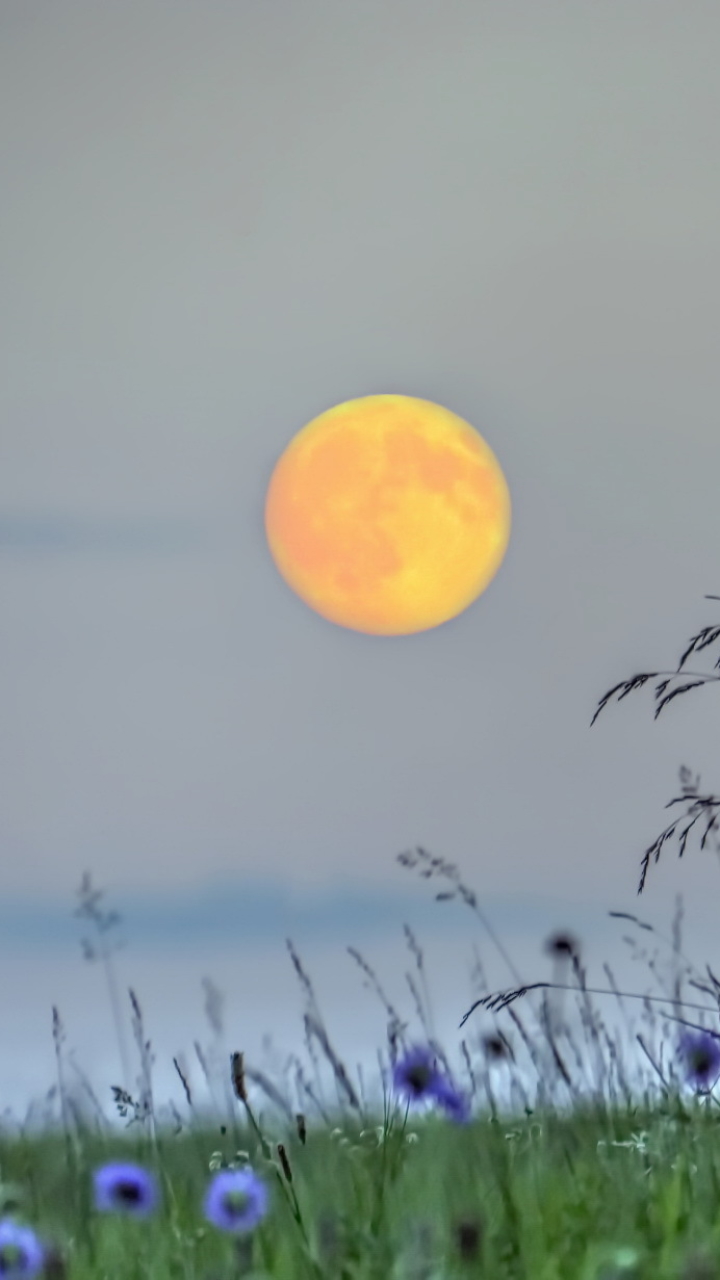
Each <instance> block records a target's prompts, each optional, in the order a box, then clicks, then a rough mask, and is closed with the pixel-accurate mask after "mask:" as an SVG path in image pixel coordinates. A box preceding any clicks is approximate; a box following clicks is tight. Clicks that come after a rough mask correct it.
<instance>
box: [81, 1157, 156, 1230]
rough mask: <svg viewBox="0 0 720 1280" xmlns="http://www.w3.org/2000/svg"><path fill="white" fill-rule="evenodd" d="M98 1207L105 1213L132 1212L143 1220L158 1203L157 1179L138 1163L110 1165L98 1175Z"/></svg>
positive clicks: (96, 1178)
mask: <svg viewBox="0 0 720 1280" xmlns="http://www.w3.org/2000/svg"><path fill="white" fill-rule="evenodd" d="M93 1181H94V1186H95V1207H96V1208H97V1209H99V1210H100V1212H101V1213H128V1214H130V1215H131V1216H132V1217H136V1218H143V1217H146V1216H147V1215H148V1214H149V1213H152V1212H153V1210H154V1209H155V1206H156V1204H157V1201H158V1191H157V1185H156V1182H155V1179H154V1178H153V1176H152V1174H149V1173H148V1172H147V1171H146V1170H145V1169H141V1168H139V1167H138V1165H134V1164H106V1165H103V1166H102V1168H100V1169H97V1170H96V1171H95V1175H94V1179H93Z"/></svg>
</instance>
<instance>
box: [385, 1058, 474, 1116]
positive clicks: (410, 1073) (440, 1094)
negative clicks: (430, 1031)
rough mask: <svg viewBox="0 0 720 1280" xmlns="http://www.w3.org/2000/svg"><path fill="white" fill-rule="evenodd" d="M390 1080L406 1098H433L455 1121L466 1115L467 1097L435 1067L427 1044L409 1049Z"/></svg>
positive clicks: (421, 1099)
mask: <svg viewBox="0 0 720 1280" xmlns="http://www.w3.org/2000/svg"><path fill="white" fill-rule="evenodd" d="M393 1083H394V1085H395V1088H396V1089H397V1090H398V1092H399V1093H401V1094H403V1095H404V1096H405V1098H406V1099H407V1100H408V1101H409V1102H413V1103H414V1102H436V1103H438V1105H439V1106H441V1107H442V1108H443V1110H444V1111H446V1112H447V1114H448V1115H449V1116H451V1118H452V1119H453V1120H455V1121H456V1122H457V1123H458V1124H464V1123H466V1121H467V1120H469V1118H470V1108H469V1103H468V1100H467V1099H466V1098H465V1097H464V1095H463V1094H461V1093H459V1092H458V1090H457V1089H455V1088H454V1086H453V1085H452V1083H451V1082H450V1081H449V1080H448V1079H447V1078H446V1077H445V1076H444V1075H443V1074H442V1073H441V1072H440V1071H438V1069H437V1066H436V1065H435V1057H434V1054H433V1052H432V1050H431V1049H430V1048H429V1047H426V1046H424V1045H418V1046H416V1047H415V1048H414V1049H410V1050H409V1052H408V1053H406V1055H405V1057H404V1058H402V1059H401V1061H400V1062H398V1063H397V1065H396V1066H395V1069H394V1071H393Z"/></svg>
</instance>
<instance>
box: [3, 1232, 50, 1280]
mask: <svg viewBox="0 0 720 1280" xmlns="http://www.w3.org/2000/svg"><path fill="white" fill-rule="evenodd" d="M44 1261H45V1257H44V1253H43V1248H42V1245H41V1244H40V1241H39V1240H38V1238H37V1236H36V1235H35V1233H34V1232H33V1231H31V1230H30V1228H29V1227H18V1226H17V1225H16V1224H15V1223H14V1222H11V1221H10V1220H9V1219H8V1220H6V1221H4V1222H0V1276H2V1277H3V1280H26V1277H30V1276H35V1275H37V1273H38V1271H40V1269H41V1267H42V1265H43V1262H44Z"/></svg>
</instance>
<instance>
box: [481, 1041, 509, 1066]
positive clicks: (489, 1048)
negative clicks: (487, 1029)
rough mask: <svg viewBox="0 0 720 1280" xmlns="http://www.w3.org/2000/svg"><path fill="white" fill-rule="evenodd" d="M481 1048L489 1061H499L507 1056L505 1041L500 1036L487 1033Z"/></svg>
mask: <svg viewBox="0 0 720 1280" xmlns="http://www.w3.org/2000/svg"><path fill="white" fill-rule="evenodd" d="M482 1044H483V1049H484V1050H485V1054H486V1056H487V1057H488V1058H489V1059H490V1060H491V1061H495V1062H497V1061H499V1060H500V1059H502V1058H506V1057H507V1056H508V1048H507V1042H506V1040H505V1039H504V1038H503V1037H502V1036H498V1035H488V1036H485V1037H484V1038H483V1042H482Z"/></svg>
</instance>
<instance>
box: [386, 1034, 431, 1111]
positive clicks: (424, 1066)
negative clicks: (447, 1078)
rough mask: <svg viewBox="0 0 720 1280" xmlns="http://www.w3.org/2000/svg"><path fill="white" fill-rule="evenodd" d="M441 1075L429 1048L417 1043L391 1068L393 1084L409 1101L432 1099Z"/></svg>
mask: <svg viewBox="0 0 720 1280" xmlns="http://www.w3.org/2000/svg"><path fill="white" fill-rule="evenodd" d="M441 1081H442V1077H441V1075H440V1072H439V1071H438V1069H437V1067H436V1066H435V1057H434V1054H433V1052H432V1050H431V1049H430V1048H426V1047H425V1046H424V1045H417V1046H416V1047H415V1048H414V1049H410V1050H408V1052H407V1053H406V1054H405V1057H404V1058H401V1059H400V1061H399V1062H398V1063H396V1065H395V1067H394V1070H393V1084H394V1085H395V1088H396V1089H397V1090H398V1092H399V1093H401V1094H403V1095H404V1097H405V1098H407V1100H408V1101H409V1102H426V1101H430V1100H432V1099H434V1097H435V1094H436V1092H437V1090H438V1088H440V1087H441Z"/></svg>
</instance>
